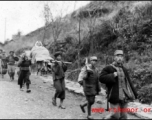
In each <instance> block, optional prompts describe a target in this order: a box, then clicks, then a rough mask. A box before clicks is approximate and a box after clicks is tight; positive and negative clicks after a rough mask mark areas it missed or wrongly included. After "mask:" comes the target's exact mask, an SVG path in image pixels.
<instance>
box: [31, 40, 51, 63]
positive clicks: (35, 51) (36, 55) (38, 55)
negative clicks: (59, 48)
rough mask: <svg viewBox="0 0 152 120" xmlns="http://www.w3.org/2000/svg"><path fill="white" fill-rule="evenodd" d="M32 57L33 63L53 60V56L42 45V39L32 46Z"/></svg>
mask: <svg viewBox="0 0 152 120" xmlns="http://www.w3.org/2000/svg"><path fill="white" fill-rule="evenodd" d="M31 58H32V64H34V63H36V62H38V61H45V62H49V61H50V60H53V58H52V57H51V56H50V53H49V51H48V50H47V49H46V48H45V47H44V46H43V45H42V43H41V42H40V41H37V42H36V43H35V46H34V47H33V48H32V50H31Z"/></svg>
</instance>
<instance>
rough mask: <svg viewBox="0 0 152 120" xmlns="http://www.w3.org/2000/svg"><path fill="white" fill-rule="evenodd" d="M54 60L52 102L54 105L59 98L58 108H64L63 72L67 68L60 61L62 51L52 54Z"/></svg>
mask: <svg viewBox="0 0 152 120" xmlns="http://www.w3.org/2000/svg"><path fill="white" fill-rule="evenodd" d="M54 57H55V59H56V61H55V62H54V64H53V65H52V76H53V82H54V87H55V89H56V92H55V95H54V97H53V98H52V104H53V105H54V106H56V99H57V98H60V105H59V108H61V109H65V107H64V106H63V101H64V99H65V80H64V77H65V72H66V70H67V65H65V64H64V63H63V62H62V53H61V52H56V53H55V55H54Z"/></svg>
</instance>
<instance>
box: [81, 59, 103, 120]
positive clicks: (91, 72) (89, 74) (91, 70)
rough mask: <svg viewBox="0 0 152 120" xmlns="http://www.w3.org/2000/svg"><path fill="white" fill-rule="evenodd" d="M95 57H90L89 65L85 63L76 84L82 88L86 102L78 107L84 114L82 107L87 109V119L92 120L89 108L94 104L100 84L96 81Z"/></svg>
mask: <svg viewBox="0 0 152 120" xmlns="http://www.w3.org/2000/svg"><path fill="white" fill-rule="evenodd" d="M96 65H97V57H96V56H92V57H90V64H88V62H87V61H86V65H85V66H84V67H83V68H82V69H81V72H80V74H79V77H78V82H79V84H80V85H82V86H83V90H84V94H85V96H86V100H87V101H85V102H84V103H83V104H81V105H80V108H81V110H82V112H84V113H85V109H84V107H86V106H87V108H88V110H87V111H88V116H87V118H88V119H93V118H92V116H91V106H92V105H93V104H94V102H95V96H96V95H98V94H99V92H100V90H101V89H100V84H99V79H98V70H97V68H96Z"/></svg>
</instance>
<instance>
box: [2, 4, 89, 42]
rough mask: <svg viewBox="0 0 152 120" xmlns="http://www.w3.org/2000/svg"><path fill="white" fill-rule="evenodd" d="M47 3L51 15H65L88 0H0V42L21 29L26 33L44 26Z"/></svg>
mask: <svg viewBox="0 0 152 120" xmlns="http://www.w3.org/2000/svg"><path fill="white" fill-rule="evenodd" d="M45 3H48V4H49V6H50V8H51V12H52V14H53V17H56V16H58V15H60V13H62V14H63V15H66V14H68V13H70V12H72V11H73V10H76V9H78V8H80V7H82V6H84V5H86V4H88V3H89V1H0V42H2V43H4V41H5V40H6V39H12V35H14V34H17V33H18V31H21V33H22V35H26V34H28V33H30V32H31V31H34V30H36V29H37V28H40V27H42V26H44V23H45V20H44V16H43V8H44V4H45Z"/></svg>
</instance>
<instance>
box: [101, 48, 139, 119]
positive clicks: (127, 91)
mask: <svg viewBox="0 0 152 120" xmlns="http://www.w3.org/2000/svg"><path fill="white" fill-rule="evenodd" d="M123 60H124V53H123V51H122V50H116V51H115V53H114V62H113V63H112V64H110V65H108V66H106V67H105V68H104V69H103V70H102V72H101V73H100V75H99V81H100V82H101V83H104V84H105V85H106V86H107V93H108V95H107V96H108V98H107V100H108V102H109V103H110V109H109V112H110V114H109V115H108V116H106V117H105V119H127V112H122V111H121V110H122V109H125V108H127V103H128V102H129V101H133V100H135V99H136V98H137V93H136V91H135V89H134V86H133V84H132V82H131V80H130V77H129V74H128V72H127V69H126V68H125V67H124V66H123Z"/></svg>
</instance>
